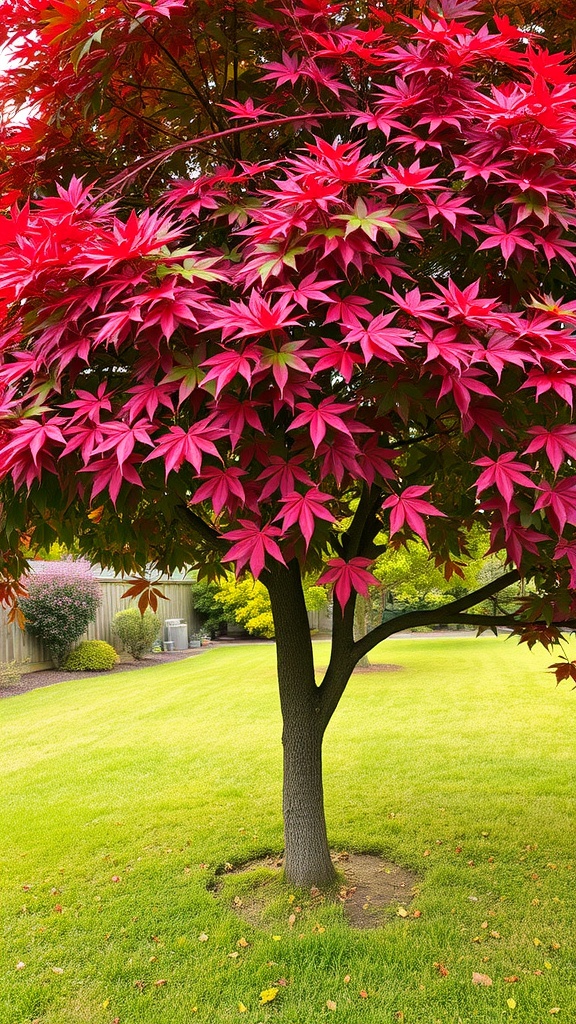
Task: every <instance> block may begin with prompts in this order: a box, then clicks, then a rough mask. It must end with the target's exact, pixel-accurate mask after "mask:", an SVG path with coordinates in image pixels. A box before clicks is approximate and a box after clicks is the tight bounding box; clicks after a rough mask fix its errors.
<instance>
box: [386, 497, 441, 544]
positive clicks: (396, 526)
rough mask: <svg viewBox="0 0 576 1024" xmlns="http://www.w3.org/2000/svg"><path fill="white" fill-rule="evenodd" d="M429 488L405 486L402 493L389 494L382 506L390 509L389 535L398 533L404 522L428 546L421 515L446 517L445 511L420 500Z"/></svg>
mask: <svg viewBox="0 0 576 1024" xmlns="http://www.w3.org/2000/svg"><path fill="white" fill-rule="evenodd" d="M429 490H431V488H430V487H417V486H413V487H407V488H406V490H405V491H402V494H391V495H390V497H389V498H386V501H384V502H383V504H382V508H389V509H391V512H390V536H391V537H393V536H394V534H395V533H398V532H399V531H400V530H401V529H402V527H403V526H404V524H406V525H407V526H409V527H410V529H411V530H413V531H414V533H415V534H416V535H417V536H418V537H420V538H421V539H422V540H423V541H424V543H425V544H426V547H429V544H428V535H427V533H426V524H425V522H424V520H423V518H422V516H423V515H426V516H442V517H443V518H446V515H445V513H444V512H441V511H440V509H437V508H436V507H435V505H431V504H430V502H429V501H422V495H423V494H427V493H428V491H429Z"/></svg>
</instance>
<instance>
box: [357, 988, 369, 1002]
mask: <svg viewBox="0 0 576 1024" xmlns="http://www.w3.org/2000/svg"><path fill="white" fill-rule="evenodd" d="M359 996H360V998H361V999H368V993H367V991H366V989H365V988H361V989H360V992H359Z"/></svg>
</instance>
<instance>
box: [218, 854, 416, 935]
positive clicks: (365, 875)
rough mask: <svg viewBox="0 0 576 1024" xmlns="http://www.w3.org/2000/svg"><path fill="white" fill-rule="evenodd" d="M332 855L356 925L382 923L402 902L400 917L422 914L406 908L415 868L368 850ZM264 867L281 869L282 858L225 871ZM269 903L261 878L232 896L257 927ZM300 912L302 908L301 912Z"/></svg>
mask: <svg viewBox="0 0 576 1024" xmlns="http://www.w3.org/2000/svg"><path fill="white" fill-rule="evenodd" d="M332 859H333V861H334V864H335V866H336V868H337V869H338V871H339V872H341V873H342V874H343V875H344V883H343V884H342V885H341V887H340V889H339V891H338V892H337V893H336V896H335V898H336V900H337V901H338V902H340V903H342V905H343V908H344V914H345V917H346V919H347V921H348V923H349V924H350V925H351V926H352V927H353V928H359V929H363V928H379V927H381V925H382V924H383V923H384V919H385V912H386V910H387V908H388V907H391V906H395V905H396V904H399V905H400V906H399V908H398V910H397V911H396V914H397V916H399V917H400V918H419V917H421V911H419V910H416V911H410V910H407V909H406V908H407V907H408V906H409V905H410V903H411V901H412V899H413V897H414V892H415V889H416V887H417V884H418V882H419V878H418V875H417V874H416V872H414V871H410V870H409V869H407V868H404V867H400V866H399V865H398V864H394V863H392V862H391V861H387V860H384V859H383V858H382V857H378V856H376V855H374V854H368V853H347V852H340V853H333V854H332ZM261 868H269V869H272V870H274V871H276V872H278V873H279V872H280V870H281V868H282V859H281V858H279V857H266V858H263V859H260V860H256V861H250V862H249V863H247V864H243V865H241V866H238V867H235V868H234V869H233V870H232V871H229V870H228V871H226V875H227V876H228V877H229V876H230V875H241V874H246V873H248V872H251V871H255V870H258V869H261ZM220 891H221V887H220V886H219V885H218V884H216V886H215V887H214V894H215V895H216V896H217V895H218V894H219V892H220ZM311 896H312V898H313V900H318V901H322V900H323V899H324V897H323V896H322V894H321V893H320V892H319V890H317V891H316V892H312V893H311ZM266 905H267V900H266V883H265V882H264V883H263V882H262V880H261V879H260V880H259V881H258V882H257V883H256V884H255V888H254V892H253V893H252V894H250V893H244V892H243V893H242V899H241V900H239V899H238V898H237V897H232V909H233V910H234V911H235V913H237V914H238V915H239V916H240V917H242V918H243V919H244V920H246V921H249V922H250V924H252V925H255V926H256V927H259V926H261V924H262V919H263V915H264V912H265V909H266ZM290 909H291V913H290V914H289V916H288V917H287V924H288V928H289V929H293V928H294V925H295V924H296V920H297V914H296V913H295V912H294V908H293V907H292V906H291V907H290ZM299 912H300V908H298V914H299ZM313 930H315V931H319V928H318V927H316V926H315V928H314V929H313Z"/></svg>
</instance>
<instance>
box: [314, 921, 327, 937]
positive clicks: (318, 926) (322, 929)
mask: <svg viewBox="0 0 576 1024" xmlns="http://www.w3.org/2000/svg"><path fill="white" fill-rule="evenodd" d="M312 931H313V932H316V934H317V935H322V933H323V932H325V931H326V929H325V927H324V925H323V924H319V923H318V921H316V924H315V925H314V927H313V928H312Z"/></svg>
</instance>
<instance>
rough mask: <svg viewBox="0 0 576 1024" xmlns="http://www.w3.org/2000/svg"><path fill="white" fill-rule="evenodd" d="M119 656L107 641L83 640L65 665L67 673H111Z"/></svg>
mask: <svg viewBox="0 0 576 1024" xmlns="http://www.w3.org/2000/svg"><path fill="white" fill-rule="evenodd" d="M117 661H118V655H117V654H116V651H115V650H114V648H113V647H111V646H110V644H107V643H106V641H105V640H83V641H82V643H81V644H78V647H76V649H75V650H74V651H72V653H71V654H69V655H68V657H67V658H66V661H65V663H64V668H65V669H66V671H67V672H109V671H110V669H111V668H114V665H115V664H116V662H117Z"/></svg>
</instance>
